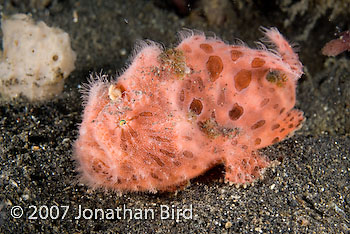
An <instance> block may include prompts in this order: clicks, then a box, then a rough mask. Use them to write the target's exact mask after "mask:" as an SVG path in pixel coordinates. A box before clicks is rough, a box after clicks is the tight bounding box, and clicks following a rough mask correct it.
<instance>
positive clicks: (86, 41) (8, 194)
mask: <svg viewBox="0 0 350 234" xmlns="http://www.w3.org/2000/svg"><path fill="white" fill-rule="evenodd" d="M221 1H223V0H221ZM221 1H205V0H203V1H193V2H194V4H193V5H192V6H191V11H190V12H185V13H184V14H180V13H179V11H180V10H181V9H179V8H177V9H176V7H174V6H173V5H172V4H171V2H172V1H160V0H158V1H143V0H139V1H136V0H130V1H122V0H116V1H113V0H107V1H102V0H101V1H97V0H96V1H93V0H86V1H83V0H80V1H73V0H72V1H68V0H62V1H59V0H45V1H39V0H28V1H19V0H11V1H4V0H1V1H0V11H1V12H2V14H5V15H10V14H13V13H31V14H32V15H33V17H34V18H35V19H36V20H39V19H40V20H44V21H45V22H46V23H47V24H49V25H50V26H53V25H54V26H58V27H60V28H62V29H64V30H65V31H67V32H68V33H69V34H70V36H71V40H72V47H73V49H74V50H75V51H76V52H77V55H78V59H77V62H76V70H75V71H74V72H73V73H72V74H71V76H70V77H69V78H68V80H67V82H66V85H65V89H64V92H63V93H62V94H61V95H60V96H58V97H57V98H55V99H53V100H51V101H48V102H44V103H36V104H31V103H28V102H27V101H26V100H21V99H20V100H16V101H12V102H4V101H2V102H1V104H0V129H1V130H0V135H1V137H0V156H1V157H0V189H1V190H0V191H1V192H0V233H349V232H350V153H349V149H350V139H349V136H350V118H349V117H350V110H349V109H350V72H349V71H350V57H349V55H350V54H349V53H343V54H341V55H339V56H337V57H335V58H328V57H326V56H323V55H322V54H321V52H320V50H321V48H322V46H323V45H324V44H325V43H326V42H327V41H329V40H331V39H333V38H334V33H335V32H336V31H337V30H346V29H349V27H350V23H349V22H350V13H349V11H348V12H347V11H346V10H344V9H346V6H349V3H348V1H334V2H333V3H332V1H324V2H325V3H324V5H322V4H320V3H317V2H319V1H313V0H303V1H294V2H295V3H291V1H278V2H279V3H276V2H277V1H276V2H275V1H268V2H269V3H267V1H259V0H256V1H228V5H227V6H225V7H223V8H222V9H219V8H218V7H215V6H217V3H218V4H222V2H221ZM223 2H224V1H223ZM243 2H245V3H243ZM336 2H337V4H335V3H336ZM346 4H347V5H346ZM74 12H75V13H76V16H77V17H78V18H76V19H77V22H74V21H73V15H74ZM216 16H217V17H216ZM261 25H263V26H267V27H270V26H276V27H278V28H279V30H280V31H281V32H282V34H283V35H285V36H286V37H287V38H288V39H289V40H290V41H293V42H295V43H297V44H298V45H299V46H298V47H299V53H300V59H301V61H302V63H303V64H304V66H305V67H304V71H305V74H304V75H303V77H302V78H301V79H300V81H299V86H298V90H297V108H299V109H301V110H302V111H304V113H305V116H306V118H307V120H306V122H305V124H304V126H303V128H302V129H300V130H299V131H298V132H296V134H295V135H294V136H293V137H292V138H289V139H287V140H285V141H282V142H280V143H278V144H276V145H273V146H270V147H268V148H266V149H263V150H262V152H263V153H264V154H265V155H267V156H268V157H269V158H270V159H276V160H278V161H280V162H281V164H280V165H278V166H276V167H274V168H272V169H269V170H268V171H267V172H266V174H265V177H264V179H262V180H260V181H258V182H256V183H255V184H254V186H249V187H247V188H236V187H235V186H229V185H228V184H224V183H223V175H224V174H223V172H222V171H223V170H224V168H223V167H220V166H218V167H216V168H214V169H212V170H210V171H209V172H208V173H206V174H205V175H203V176H201V177H199V178H195V179H193V180H192V181H191V186H189V187H187V188H186V189H185V190H184V191H179V192H178V193H176V194H174V193H169V194H167V193H166V194H147V193H138V194H137V193H130V194H123V195H118V194H116V193H112V192H105V191H100V190H97V191H93V190H91V189H89V188H88V187H86V186H84V185H83V184H79V183H75V181H76V177H77V172H76V171H75V165H74V161H73V160H72V144H73V142H74V141H75V139H76V138H77V133H78V126H77V125H78V123H80V122H81V113H82V104H81V95H80V93H79V89H78V88H79V86H80V84H81V83H84V82H86V80H87V77H88V75H89V73H90V72H100V71H101V70H103V72H105V73H107V74H110V75H113V76H115V75H116V72H117V71H121V69H122V68H123V67H124V66H125V64H126V62H127V58H128V56H129V55H130V54H131V53H132V48H133V45H134V43H135V42H136V41H137V40H139V39H146V38H148V39H152V40H155V41H157V42H162V43H163V44H164V45H165V46H167V47H171V46H173V45H176V43H177V39H176V32H177V31H179V30H181V29H182V28H190V29H198V30H203V31H205V32H214V33H215V34H216V35H217V36H219V37H221V38H223V39H224V40H225V41H227V42H233V40H234V38H240V39H242V40H244V41H246V42H247V44H248V45H250V46H254V41H256V40H257V39H259V38H261V36H262V35H261V33H260V32H259V26H261ZM191 205H192V217H190V218H189V219H185V218H184V217H180V219H179V220H176V219H172V217H169V218H166V219H162V218H161V216H160V211H161V206H162V207H166V206H167V207H169V208H170V209H174V210H175V211H176V210H178V209H184V208H189V207H191ZM15 206H21V207H22V208H23V211H24V215H23V216H22V217H21V218H17V219H16V218H13V217H12V216H11V209H14V208H13V207H15ZM34 206H35V207H37V209H38V210H37V212H36V213H34V208H33V207H34ZM45 206H47V207H48V208H49V209H51V210H53V211H54V212H55V211H56V210H55V207H59V208H60V216H59V217H58V218H55V217H48V218H46V219H45V211H46V210H45V209H46V208H45ZM65 206H68V207H69V209H68V212H67V214H66V216H65V217H64V218H63V219H62V215H63V213H64V210H65ZM79 206H81V207H82V208H83V209H91V210H95V209H103V210H105V211H106V210H107V209H116V208H118V207H119V208H120V209H124V208H129V209H131V210H132V211H133V212H134V214H135V212H137V211H138V210H141V211H145V210H146V209H153V210H154V212H155V217H154V219H151V218H150V217H148V218H147V219H146V217H144V216H143V217H142V218H141V217H140V216H138V218H140V219H136V218H137V217H136V218H135V217H133V219H130V216H128V215H127V216H126V217H123V215H121V217H120V219H118V218H117V217H115V218H114V219H113V220H108V219H107V218H106V217H105V218H104V219H84V218H80V219H76V216H77V215H78V209H79ZM40 207H41V211H42V217H40V215H39V209H40ZM52 207H53V208H52ZM16 212H17V213H18V210H17V211H16ZM87 212H88V211H87ZM33 213H34V214H33ZM31 214H33V217H37V219H30V218H29V216H30V215H31ZM121 214H122V213H121ZM187 214H188V215H189V213H187ZM100 217H101V216H100Z"/></svg>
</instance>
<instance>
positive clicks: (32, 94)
mask: <svg viewBox="0 0 350 234" xmlns="http://www.w3.org/2000/svg"><path fill="white" fill-rule="evenodd" d="M1 28H2V32H3V35H4V36H3V54H2V56H0V57H1V58H0V94H1V95H2V97H3V98H5V99H11V98H16V97H18V96H20V95H23V96H25V97H27V98H28V99H29V100H31V101H35V100H45V99H49V98H52V97H53V96H55V95H57V94H59V93H61V92H62V89H63V84H64V79H65V78H66V77H67V76H68V75H69V73H70V72H72V71H73V70H74V68H75V66H74V62H75V59H76V54H75V52H74V51H73V50H72V49H71V46H70V39H69V35H68V34H67V33H66V32H64V31H62V30H61V29H59V28H50V27H48V26H47V25H46V24H45V23H44V22H42V21H41V22H38V23H37V24H35V23H34V21H33V20H32V18H31V17H30V16H27V15H25V14H16V15H13V16H11V17H4V19H3V20H2V25H1Z"/></svg>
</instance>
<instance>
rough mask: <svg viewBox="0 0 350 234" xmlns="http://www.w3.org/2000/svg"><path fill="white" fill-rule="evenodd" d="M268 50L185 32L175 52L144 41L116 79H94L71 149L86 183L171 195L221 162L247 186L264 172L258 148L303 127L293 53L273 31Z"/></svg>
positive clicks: (228, 175) (230, 177)
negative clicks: (297, 105) (164, 192)
mask: <svg viewBox="0 0 350 234" xmlns="http://www.w3.org/2000/svg"><path fill="white" fill-rule="evenodd" d="M262 31H263V32H264V34H265V39H267V40H268V41H269V42H271V43H272V44H274V46H275V47H274V48H273V49H267V48H266V47H265V46H264V45H263V44H261V46H260V48H259V49H251V48H248V47H247V46H245V45H243V43H240V45H228V44H226V43H224V42H223V41H222V40H220V39H218V38H208V37H206V36H205V35H204V34H202V33H198V32H196V33H193V32H192V31H185V32H181V33H180V36H181V41H180V43H179V44H178V46H177V47H176V48H172V49H164V48H162V46H160V45H159V44H157V43H154V42H151V41H147V42H143V43H141V44H140V45H139V46H138V47H139V49H138V51H137V53H135V55H134V57H133V59H132V63H131V64H130V65H129V67H128V68H127V69H126V70H125V72H124V73H123V74H122V75H121V76H120V77H118V78H117V79H114V80H112V81H107V79H106V76H98V77H97V78H91V80H90V84H89V85H88V88H87V90H86V94H85V95H84V96H85V109H84V114H83V120H82V123H81V125H80V130H79V137H78V139H77V141H76V142H75V145H74V155H75V159H76V160H77V162H78V169H79V171H80V175H81V180H82V182H84V183H86V184H87V185H89V186H91V187H93V188H105V189H111V190H115V191H119V192H128V191H147V192H156V191H175V190H178V189H181V188H183V187H184V186H185V185H187V184H188V183H189V180H190V179H192V178H195V177H197V176H199V175H201V174H203V173H204V172H205V171H207V170H208V169H210V168H212V167H214V166H215V165H217V164H223V165H224V166H225V181H226V182H229V183H231V184H236V185H241V184H249V183H252V182H253V181H255V180H257V179H258V178H260V177H261V175H262V173H263V171H264V169H265V168H267V167H268V166H269V165H270V161H269V159H268V158H267V157H265V156H264V155H262V154H261V153H259V152H258V150H259V149H261V148H263V147H266V146H269V145H272V144H274V143H277V142H279V141H281V140H283V139H285V138H286V137H288V136H291V135H292V134H293V133H294V131H296V130H297V129H299V128H300V127H301V125H302V122H303V120H304V117H303V113H302V112H301V111H299V110H296V109H294V105H295V100H296V95H295V90H296V84H297V80H298V79H299V78H300V77H301V75H302V73H303V72H302V64H301V62H300V61H299V58H298V55H297V54H296V53H295V52H294V51H293V48H292V47H291V46H290V44H289V43H288V42H287V41H286V39H285V38H284V37H283V36H282V35H281V34H280V33H279V32H278V30H277V29H275V28H271V29H262Z"/></svg>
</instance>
